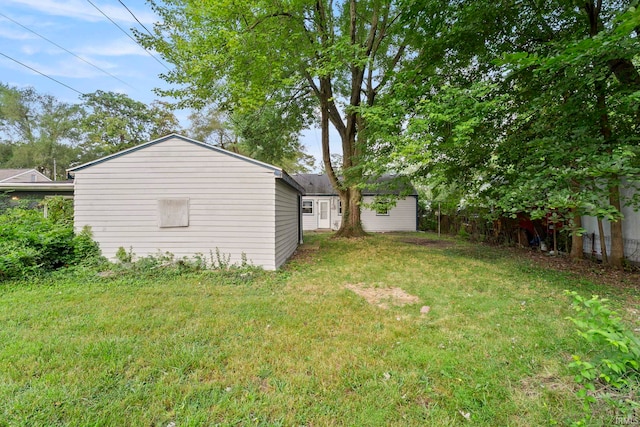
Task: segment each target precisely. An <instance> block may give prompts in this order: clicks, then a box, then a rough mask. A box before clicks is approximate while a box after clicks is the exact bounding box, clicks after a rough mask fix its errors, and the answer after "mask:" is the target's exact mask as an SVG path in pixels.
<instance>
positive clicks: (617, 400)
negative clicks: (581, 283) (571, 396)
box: [566, 291, 640, 422]
mask: <svg viewBox="0 0 640 427" xmlns="http://www.w3.org/2000/svg"><path fill="white" fill-rule="evenodd" d="M566 293H567V295H569V296H571V297H572V298H573V303H572V307H573V309H574V310H575V312H576V317H569V318H568V319H569V320H571V321H572V322H573V323H574V324H575V325H576V326H577V327H578V334H579V335H580V337H582V338H583V339H584V340H585V341H586V342H587V343H588V344H589V346H590V347H591V348H592V353H591V355H590V357H589V360H583V358H582V357H580V356H578V355H573V360H574V361H573V362H572V363H571V364H570V365H569V367H570V368H572V369H573V370H574V371H575V372H576V376H575V380H576V382H577V383H579V384H580V385H581V388H580V390H579V391H578V393H577V395H578V397H580V398H581V399H582V400H583V402H584V409H585V412H586V415H585V419H584V420H583V422H584V421H586V420H588V419H589V418H590V417H591V413H592V412H593V406H594V405H596V404H597V403H599V400H604V401H606V402H607V403H608V404H610V405H612V406H613V407H614V408H615V409H616V410H617V411H619V412H620V413H621V416H623V417H626V416H633V414H634V411H640V338H639V337H638V336H637V335H635V334H634V333H633V332H632V331H630V330H629V329H628V328H627V326H626V325H625V324H624V323H623V322H622V320H621V319H620V317H619V316H618V314H617V313H616V312H615V311H613V310H611V309H610V308H609V307H608V305H607V302H608V300H607V299H601V298H599V297H598V296H596V295H594V296H593V297H591V298H590V299H586V298H584V297H581V296H580V295H578V294H577V293H576V292H568V291H567V292H566Z"/></svg>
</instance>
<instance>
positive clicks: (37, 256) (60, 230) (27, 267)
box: [0, 208, 99, 280]
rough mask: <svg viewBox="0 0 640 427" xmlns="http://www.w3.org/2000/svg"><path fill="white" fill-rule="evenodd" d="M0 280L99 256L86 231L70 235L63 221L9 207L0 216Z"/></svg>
mask: <svg viewBox="0 0 640 427" xmlns="http://www.w3.org/2000/svg"><path fill="white" fill-rule="evenodd" d="M0 243H1V245H0V280H1V279H8V278H15V277H20V276H22V275H29V274H33V273H39V272H44V271H49V270H55V269H58V268H60V267H63V266H68V265H72V264H75V263H80V262H83V263H84V262H88V261H89V260H95V259H96V258H97V257H98V256H99V249H98V247H97V244H95V243H94V242H93V241H92V240H91V236H90V233H88V232H87V231H83V233H80V234H79V235H78V236H74V233H73V227H72V225H71V224H69V223H68V222H66V221H53V220H52V219H50V218H45V217H44V215H43V214H42V212H40V211H38V210H34V209H21V208H12V209H9V210H7V211H6V212H5V213H3V214H2V215H0Z"/></svg>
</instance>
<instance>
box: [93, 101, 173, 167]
mask: <svg viewBox="0 0 640 427" xmlns="http://www.w3.org/2000/svg"><path fill="white" fill-rule="evenodd" d="M81 98H82V101H83V104H82V105H83V107H84V110H85V115H84V117H83V120H82V129H83V131H84V133H85V138H86V139H85V141H84V142H83V144H82V148H83V157H84V158H83V160H85V161H88V160H93V159H95V158H98V157H102V156H105V155H108V154H112V153H115V152H117V151H120V150H124V149H126V148H129V147H133V146H135V145H138V144H141V143H143V142H147V141H149V140H152V139H155V138H158V137H161V136H164V135H166V134H169V133H172V132H176V131H177V130H178V127H179V125H178V120H177V119H176V117H175V115H174V114H173V112H172V111H171V108H170V106H169V105H168V104H167V103H163V102H159V101H155V102H153V103H152V104H151V105H146V104H144V103H142V102H139V101H135V100H133V99H131V98H129V97H128V96H127V95H125V94H121V93H114V92H104V91H101V90H99V91H96V92H94V93H90V94H85V95H82V97H81Z"/></svg>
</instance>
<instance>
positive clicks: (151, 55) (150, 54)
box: [87, 0, 171, 71]
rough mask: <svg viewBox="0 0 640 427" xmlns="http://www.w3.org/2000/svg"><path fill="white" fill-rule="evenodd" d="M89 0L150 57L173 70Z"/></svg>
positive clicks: (92, 4) (93, 4) (90, 2)
mask: <svg viewBox="0 0 640 427" xmlns="http://www.w3.org/2000/svg"><path fill="white" fill-rule="evenodd" d="M87 1H88V2H89V4H90V5H91V6H93V7H94V8H96V10H97V11H98V12H100V13H101V14H102V15H103V16H104V17H105V18H107V19H108V20H109V21H111V23H112V24H113V25H115V26H116V27H118V29H119V30H120V31H122V32H123V33H124V34H126V36H127V37H129V38H130V39H131V40H133V42H134V43H135V44H137V45H138V46H140V47H141V48H143V49H144V51H145V52H147V53H148V54H149V56H150V57H152V58H153V59H155V60H156V62H157V63H158V64H160V65H162V66H163V67H164V68H166V69H167V71H171V70H170V69H169V67H167V66H166V65H165V64H164V63H163V62H162V61H160V60H159V59H158V58H156V57H155V56H154V55H153V54H152V53H151V52H149V51H148V50H147V49H145V47H144V46H141V45H140V43H138V41H137V40H136V39H134V38H133V37H132V36H131V34H129V33H128V32H127V31H125V30H124V29H123V28H122V27H121V26H120V25H118V24H117V23H116V21H114V20H113V19H111V18H110V17H109V16H108V15H107V14H106V13H104V12H103V11H102V10H101V9H100V8H99V7H98V6H96V5H95V3H93V2H92V1H91V0H87Z"/></svg>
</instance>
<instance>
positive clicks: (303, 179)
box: [293, 173, 418, 196]
mask: <svg viewBox="0 0 640 427" xmlns="http://www.w3.org/2000/svg"><path fill="white" fill-rule="evenodd" d="M293 179H295V180H296V181H298V183H299V184H300V185H301V186H302V187H303V188H304V191H305V195H307V196H337V195H338V192H337V191H336V190H335V189H334V188H333V186H332V185H331V182H330V181H329V176H328V175H325V174H313V173H303V174H296V175H293ZM385 194H404V195H408V196H417V195H418V193H417V192H416V190H415V188H413V186H412V185H411V184H409V183H407V182H404V181H402V180H398V179H397V177H396V176H392V175H385V176H382V177H380V178H378V179H377V180H376V181H375V183H374V184H372V185H371V186H370V188H364V189H363V190H362V195H363V196H380V195H385Z"/></svg>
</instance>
